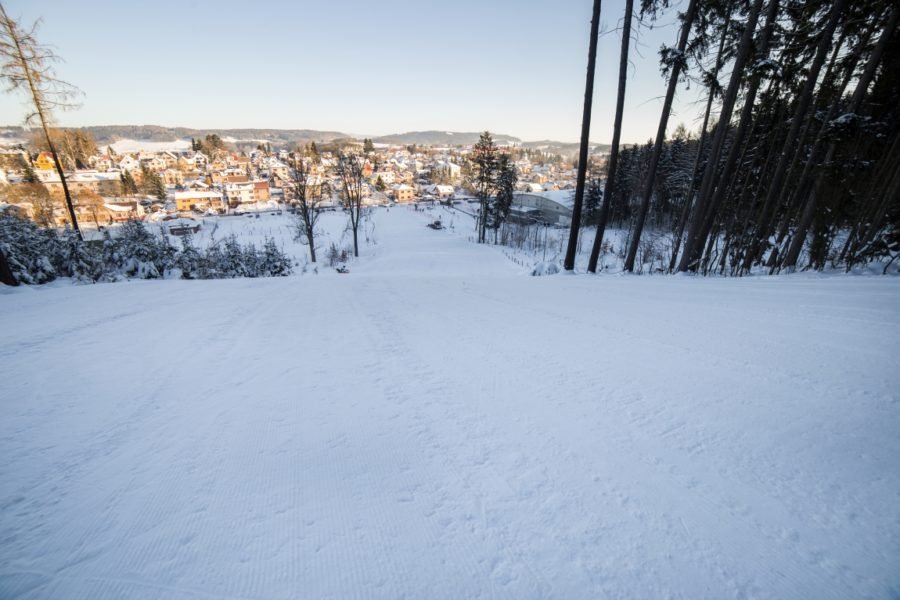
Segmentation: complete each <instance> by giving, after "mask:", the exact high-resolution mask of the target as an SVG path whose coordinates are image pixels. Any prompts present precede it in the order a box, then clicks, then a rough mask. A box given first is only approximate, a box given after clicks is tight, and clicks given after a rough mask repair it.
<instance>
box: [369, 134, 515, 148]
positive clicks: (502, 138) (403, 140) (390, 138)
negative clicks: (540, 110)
mask: <svg viewBox="0 0 900 600" xmlns="http://www.w3.org/2000/svg"><path fill="white" fill-rule="evenodd" d="M480 135H481V132H480V131H478V132H471V131H408V132H406V133H394V134H391V135H383V136H381V137H376V138H372V141H373V142H376V143H379V144H402V145H408V144H416V145H417V146H469V145H471V144H475V143H477V142H478V138H479V136H480ZM491 137H493V138H494V142H495V143H497V144H506V143H508V142H514V143H517V144H518V143H521V142H522V140H520V139H519V138H517V137H513V136H511V135H504V134H502V133H493V132H492V133H491Z"/></svg>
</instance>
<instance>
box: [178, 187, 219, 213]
mask: <svg viewBox="0 0 900 600" xmlns="http://www.w3.org/2000/svg"><path fill="white" fill-rule="evenodd" d="M175 208H176V210H177V211H178V212H180V213H183V212H190V211H192V210H197V211H200V212H206V211H209V210H213V211H216V212H225V202H224V201H223V200H222V194H221V192H216V191H209V190H188V191H185V192H175Z"/></svg>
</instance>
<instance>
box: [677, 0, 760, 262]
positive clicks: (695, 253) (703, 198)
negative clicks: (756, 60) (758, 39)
mask: <svg viewBox="0 0 900 600" xmlns="http://www.w3.org/2000/svg"><path fill="white" fill-rule="evenodd" d="M762 3H763V0H755V1H754V3H753V6H752V8H751V9H750V14H748V15H747V23H746V24H745V25H744V33H743V34H742V35H741V41H740V44H739V45H738V50H737V55H736V56H735V59H734V67H733V68H732V71H731V80H730V81H729V83H728V89H727V90H726V92H725V96H724V98H723V99H722V110H721V111H720V112H719V122H718V124H717V125H716V128H715V131H714V133H713V139H712V147H711V148H710V153H709V158H708V160H707V162H706V169H705V170H704V171H703V180H702V182H701V183H700V191H699V192H698V193H697V204H696V206H695V207H694V211H693V215H692V216H691V222H690V226H689V227H688V234H687V238H686V239H685V242H684V253H683V254H682V255H681V261H680V262H679V263H678V270H679V271H682V272H683V271H687V270H689V269H692V268H694V267H695V266H696V264H697V260H698V259H699V257H700V256H701V254H702V253H703V247H704V243H703V241H704V240H703V239H701V236H700V233H701V231H702V229H703V225H704V222H705V220H706V214H707V209H708V206H709V204H710V196H711V195H712V191H713V189H714V188H715V180H716V175H717V171H718V169H719V157H720V156H721V155H722V150H723V148H724V146H725V138H726V137H727V135H728V128H729V124H730V122H731V113H732V112H733V111H734V104H735V102H736V101H737V96H738V91H739V90H740V87H741V81H742V79H743V71H744V66H745V65H746V64H747V60H748V59H749V58H750V54H751V52H752V49H753V34H754V33H755V32H756V22H757V19H758V18H759V11H760V10H761V9H762Z"/></svg>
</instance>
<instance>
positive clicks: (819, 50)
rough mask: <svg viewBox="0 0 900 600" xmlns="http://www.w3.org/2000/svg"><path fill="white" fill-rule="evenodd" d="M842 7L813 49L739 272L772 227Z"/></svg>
mask: <svg viewBox="0 0 900 600" xmlns="http://www.w3.org/2000/svg"><path fill="white" fill-rule="evenodd" d="M846 4H847V0H835V3H834V4H833V5H832V7H831V14H830V16H829V18H828V23H827V25H826V26H825V30H824V31H823V32H822V34H821V37H820V38H819V43H818V45H817V46H816V55H815V58H813V62H812V65H811V66H810V69H809V74H808V76H807V78H806V82H805V83H804V84H803V90H802V92H801V93H800V97H799V99H798V100H797V108H796V109H795V110H794V115H793V118H792V119H791V128H790V130H789V131H788V135H787V138H785V140H784V146H783V147H782V149H781V159H780V160H779V161H778V164H777V168H776V169H775V175H773V177H772V181H771V183H770V184H769V189H768V192H767V193H766V199H765V201H764V202H763V207H762V212H761V213H760V218H759V220H758V222H757V226H756V233H755V234H754V236H753V239H751V240H750V251H749V252H747V254H746V255H745V256H744V263H743V265H741V268H742V271H749V270H750V267H751V266H752V265H753V263H754V262H755V261H756V260H757V259H758V257H759V254H760V252H762V248H763V240H764V239H765V238H766V234H767V232H768V230H769V228H770V227H771V224H772V219H773V217H774V216H775V205H776V203H777V201H778V197H779V195H780V194H781V192H782V190H783V188H784V181H785V175H786V174H787V168H788V164H789V163H790V162H791V161H790V157H791V156H792V153H793V151H794V148H795V147H796V146H797V137H798V136H799V134H800V127H801V125H802V124H803V123H805V122H806V119H807V112H808V111H809V105H810V102H811V101H812V97H813V92H814V91H815V88H816V81H817V80H818V79H819V72H820V71H821V70H822V66H823V65H824V64H825V58H826V57H827V55H828V48H829V46H830V45H831V37H832V36H833V35H834V31H835V29H837V25H838V22H839V21H840V18H841V14H842V13H843V12H844V6H846Z"/></svg>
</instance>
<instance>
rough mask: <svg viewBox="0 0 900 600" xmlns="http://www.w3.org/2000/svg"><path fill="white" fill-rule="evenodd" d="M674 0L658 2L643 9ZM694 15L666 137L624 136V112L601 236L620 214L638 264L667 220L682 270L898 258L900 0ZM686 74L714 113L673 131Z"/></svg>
mask: <svg viewBox="0 0 900 600" xmlns="http://www.w3.org/2000/svg"><path fill="white" fill-rule="evenodd" d="M663 5H664V3H663V2H659V1H657V0H644V1H643V2H642V5H641V7H640V11H639V17H640V19H641V20H642V21H645V22H646V21H649V20H652V19H654V18H656V16H657V13H658V12H659V11H660V10H661V9H662V8H664V6H663ZM626 10H627V11H628V16H629V20H630V13H631V10H632V8H631V6H630V3H629V6H628V7H627V8H626ZM679 18H680V23H681V28H680V31H679V35H678V39H677V42H676V45H675V46H673V47H665V48H663V49H662V51H661V59H662V60H661V64H662V70H663V73H664V75H665V76H666V77H667V79H668V82H667V89H666V94H665V101H664V105H663V110H662V114H661V115H660V121H659V127H658V134H657V136H656V137H655V139H654V140H651V141H650V142H649V143H648V144H647V145H644V146H631V147H627V148H621V149H620V148H619V147H618V146H619V144H618V133H619V132H620V130H621V123H620V118H621V115H618V114H617V119H616V124H615V125H616V127H615V134H616V135H617V137H616V143H614V144H613V149H612V154H611V156H610V160H609V166H608V170H609V173H608V176H607V181H606V185H605V193H604V194H603V199H602V202H601V210H600V211H599V212H600V214H605V215H606V217H602V218H601V217H598V218H597V221H598V223H597V232H596V236H595V240H594V247H595V248H599V247H600V245H601V243H602V239H603V235H604V228H605V226H606V223H607V219H608V221H609V222H612V223H618V224H619V225H620V226H623V227H625V228H627V229H628V230H629V232H630V233H629V241H628V253H627V255H626V257H625V269H626V270H629V271H631V270H641V269H642V265H641V264H639V263H636V257H637V254H638V248H639V246H640V244H641V243H642V236H644V235H645V231H644V230H645V228H651V229H654V230H655V233H659V232H660V231H662V232H665V233H666V234H667V239H668V240H669V241H670V243H668V244H667V248H666V249H665V252H667V255H668V261H667V263H668V265H667V266H668V270H669V271H670V272H677V271H688V272H698V273H703V274H710V273H720V274H729V275H742V274H746V273H749V272H751V271H752V270H757V271H759V270H763V271H764V272H782V271H793V270H795V269H807V268H811V269H823V268H825V267H827V266H840V267H843V268H847V269H849V268H852V267H853V266H855V265H858V264H860V263H864V262H867V261H872V260H886V261H887V263H888V265H890V262H891V261H893V260H894V259H895V258H896V257H897V256H898V254H900V200H898V198H900V103H898V99H900V32H898V19H900V4H897V3H896V2H888V1H886V0H877V1H873V2H866V3H852V2H849V1H847V0H833V1H830V2H826V1H824V0H817V1H809V0H802V1H801V0H716V1H708V2H702V3H700V2H697V1H696V0H692V1H690V2H689V3H688V4H687V6H686V7H685V12H684V13H683V14H681V15H679ZM623 29H624V31H623V37H624V39H623V45H622V55H621V58H622V64H623V72H622V73H624V68H625V65H626V63H627V50H628V41H629V36H630V30H629V26H626V27H624V28H623ZM622 73H620V80H619V91H620V94H621V93H622V92H624V88H625V85H626V77H625V76H624V74H622ZM685 82H690V83H691V84H693V85H698V84H699V85H701V86H703V89H704V91H705V95H706V102H705V111H704V114H703V119H702V122H703V124H702V126H701V128H700V131H699V132H697V133H696V134H693V135H691V134H689V133H688V132H687V131H686V130H685V128H684V127H683V126H682V127H679V128H677V129H676V130H675V131H674V133H673V134H671V135H670V136H669V138H668V139H665V138H664V136H665V133H666V131H667V130H668V119H669V114H670V112H671V104H672V103H671V99H672V97H673V95H674V93H675V91H676V89H677V88H678V86H679V85H684V84H685ZM592 259H593V260H592V261H591V267H590V270H592V271H593V270H594V269H595V268H596V259H595V258H594V257H593V256H592Z"/></svg>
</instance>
